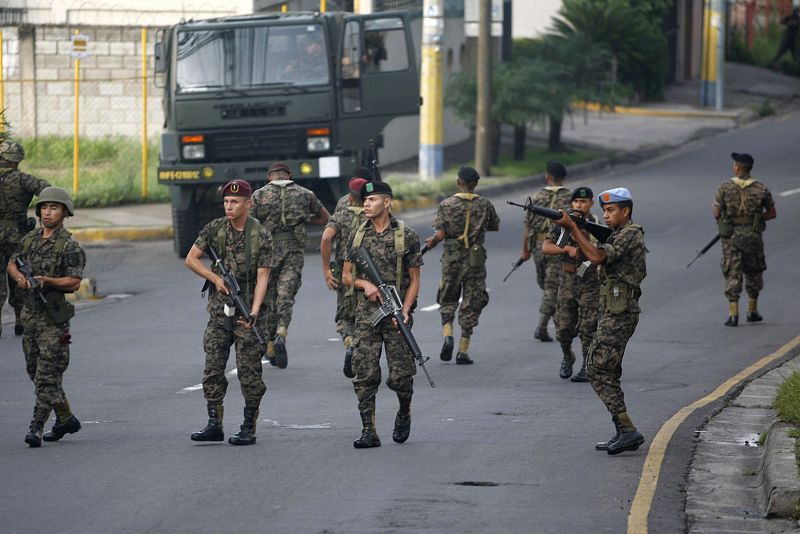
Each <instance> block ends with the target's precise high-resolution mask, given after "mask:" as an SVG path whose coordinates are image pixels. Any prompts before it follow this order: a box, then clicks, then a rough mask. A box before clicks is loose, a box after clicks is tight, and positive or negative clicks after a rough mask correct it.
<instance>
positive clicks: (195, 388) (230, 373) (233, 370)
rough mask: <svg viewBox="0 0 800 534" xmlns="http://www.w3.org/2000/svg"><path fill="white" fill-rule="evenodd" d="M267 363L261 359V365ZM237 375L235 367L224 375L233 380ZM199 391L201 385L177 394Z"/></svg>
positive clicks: (237, 370) (264, 359)
mask: <svg viewBox="0 0 800 534" xmlns="http://www.w3.org/2000/svg"><path fill="white" fill-rule="evenodd" d="M267 362H268V360H267V359H266V358H261V365H264V364H265V363H267ZM238 375H239V369H237V368H236V367H234V368H233V369H231V370H230V371H228V372H227V373H225V376H226V377H228V378H233V377H234V376H238ZM199 389H203V384H195V385H193V386H189V387H188V388H183V389H182V390H180V391H179V392H178V393H188V392H190V391H197V390H199Z"/></svg>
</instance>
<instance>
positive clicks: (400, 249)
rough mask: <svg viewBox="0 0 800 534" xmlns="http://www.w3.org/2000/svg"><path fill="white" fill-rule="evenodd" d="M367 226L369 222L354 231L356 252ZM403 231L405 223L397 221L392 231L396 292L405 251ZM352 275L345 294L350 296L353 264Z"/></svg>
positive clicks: (401, 277) (401, 275)
mask: <svg viewBox="0 0 800 534" xmlns="http://www.w3.org/2000/svg"><path fill="white" fill-rule="evenodd" d="M367 224H369V220H366V221H364V222H363V223H361V226H359V227H358V230H356V235H355V236H354V237H353V248H354V249H356V250H358V248H359V247H360V246H361V242H362V241H363V240H364V234H365V233H366V231H367ZM405 229H406V225H405V223H403V221H397V228H395V229H394V253H395V256H396V257H397V278H396V279H395V288H396V289H397V291H398V292H399V291H400V285H401V284H402V283H403V253H404V252H405V249H406V237H405ZM352 273H353V285H352V286H350V290H349V291H348V292H347V294H351V293H352V292H353V291H354V290H355V280H356V266H355V263H354V264H353V271H352Z"/></svg>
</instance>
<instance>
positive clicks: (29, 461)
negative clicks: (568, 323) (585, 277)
mask: <svg viewBox="0 0 800 534" xmlns="http://www.w3.org/2000/svg"><path fill="white" fill-rule="evenodd" d="M798 130H800V115H798V114H794V115H791V116H789V117H785V118H778V119H771V120H766V121H762V122H760V123H758V124H754V125H752V126H750V127H747V128H744V129H742V130H739V131H736V132H732V133H727V134H724V135H720V136H718V137H714V138H709V139H706V140H703V141H699V142H695V143H693V144H691V145H687V146H686V147H684V148H683V149H681V150H679V151H678V152H676V153H674V154H670V155H668V156H666V157H662V158H659V159H658V160H656V161H653V162H650V163H647V164H644V165H639V166H635V167H628V168H620V169H617V170H615V171H613V172H611V173H608V174H604V175H602V176H597V177H596V178H593V179H587V180H580V181H578V182H570V185H573V186H574V185H576V184H586V185H590V186H591V187H592V188H593V189H594V190H595V192H596V193H597V192H599V191H601V190H603V189H606V188H609V187H615V186H627V187H629V188H630V190H631V192H632V194H633V197H634V199H635V211H634V219H635V220H636V222H638V223H639V224H641V225H642V226H643V227H644V228H645V230H646V232H647V233H646V240H647V245H648V248H649V251H650V253H649V255H648V271H649V273H648V277H647V279H646V280H645V282H644V285H643V291H644V295H643V297H642V300H641V305H642V309H643V314H642V317H641V320H640V322H639V327H638V329H637V331H636V334H635V335H634V337H633V338H632V339H631V342H630V343H629V345H628V350H627V353H626V358H625V363H624V375H623V388H624V390H625V393H626V400H627V402H628V406H629V411H630V413H631V415H632V416H633V419H634V421H635V422H636V423H637V425H638V426H639V428H640V430H641V431H642V433H643V434H644V435H645V437H646V438H648V444H649V439H650V438H652V437H653V436H654V435H655V433H656V432H657V431H658V429H659V427H660V426H661V424H662V423H663V422H664V421H665V420H667V419H668V418H669V417H670V416H672V415H673V414H674V413H675V412H676V411H677V410H678V409H679V408H680V407H682V406H684V405H686V404H689V403H691V402H692V401H694V400H696V399H698V398H700V397H702V396H703V395H705V394H706V393H708V392H710V391H711V390H713V389H714V388H715V387H716V386H717V385H718V384H719V383H721V382H722V381H724V380H725V379H726V378H727V377H729V376H731V375H733V374H735V373H736V372H738V371H739V370H741V369H742V368H744V367H746V366H747V365H749V364H750V363H752V362H754V361H756V360H757V359H758V358H760V357H761V356H763V355H765V354H767V353H770V352H772V351H774V350H775V349H776V348H777V347H779V346H780V345H782V344H784V343H785V342H787V341H788V340H790V339H791V338H793V337H794V336H795V335H797V333H798V331H800V319H799V318H798V311H800V310H799V309H798V308H799V307H800V306H798V301H797V286H796V277H797V272H798V271H797V265H798V261H799V260H800V257H799V256H800V252H798V251H799V250H800V249H799V248H798V241H797V238H796V237H795V235H794V232H795V231H796V228H797V227H798V224H799V223H800V210H798V209H797V207H796V204H795V203H794V202H793V200H794V199H795V198H800V196H787V197H780V196H779V193H780V192H782V191H787V190H792V189H796V188H798V187H800V183H798V182H799V181H798V179H797V165H796V157H795V156H796V146H795V145H796V132H797V131H798ZM731 151H746V152H750V153H752V154H753V155H754V157H755V159H756V166H755V169H754V175H755V176H757V177H759V178H760V179H762V180H764V181H765V182H766V183H767V184H768V185H769V187H770V188H771V190H772V191H773V194H774V195H775V198H776V201H777V209H778V219H777V220H776V221H774V222H772V223H770V225H769V229H768V231H767V233H766V237H765V241H766V247H767V259H768V264H769V270H768V271H767V272H766V276H765V279H766V290H765V291H764V293H763V295H762V299H761V304H760V307H761V312H762V314H763V315H764V317H765V321H764V322H763V323H761V324H755V325H750V324H746V323H745V324H743V325H742V326H740V327H738V328H736V329H731V328H725V327H723V325H722V323H723V321H724V320H725V318H726V314H727V304H726V302H725V298H724V296H723V295H722V277H721V274H720V270H719V256H720V249H719V248H718V247H717V248H715V249H713V250H712V251H710V252H709V253H708V254H707V255H706V257H704V258H702V259H700V260H698V261H697V263H696V264H695V265H694V266H693V267H692V269H691V270H687V269H686V267H685V266H686V263H688V261H689V260H690V259H691V258H692V257H693V255H694V251H695V250H696V249H698V248H700V247H701V246H702V245H703V244H704V243H705V242H706V241H707V240H708V239H710V238H711V237H712V236H713V235H714V233H715V232H716V228H715V226H714V224H713V222H712V218H711V214H710V213H711V207H710V206H711V201H712V198H713V193H714V190H715V189H716V186H717V185H718V184H719V183H720V182H721V181H722V180H724V179H727V178H728V177H729V176H730V174H731V160H730V157H729V153H730V152H731ZM531 193H532V191H531ZM527 194H529V193H528V192H521V193H518V194H514V195H512V196H509V197H508V198H509V199H511V198H514V199H517V200H521V199H523V198H524V197H525V196H526V195H527ZM494 200H495V205H496V206H497V208H498V212H499V214H500V217H501V219H502V221H503V222H502V231H501V232H500V233H498V234H492V235H490V236H489V239H488V249H489V260H488V261H489V263H488V269H489V282H488V285H489V288H490V295H491V302H490V304H489V307H488V308H487V309H486V310H485V312H484V315H483V317H482V318H481V324H480V326H479V327H478V329H477V331H476V335H475V337H474V341H473V343H472V349H471V355H472V357H473V358H474V359H475V360H476V364H475V365H473V366H469V367H463V366H455V365H453V364H452V363H448V364H445V363H443V362H440V361H438V359H437V358H436V355H437V354H438V351H439V346H440V326H439V325H440V321H439V316H438V313H437V312H436V311H424V309H425V307H427V306H430V305H431V304H433V303H434V299H435V292H436V286H437V280H438V258H439V254H440V249H439V250H434V251H432V252H431V253H429V254H428V255H427V256H426V258H425V259H426V261H427V266H426V267H423V270H422V291H421V298H420V308H421V309H420V311H418V312H417V314H416V325H415V328H414V332H415V334H416V336H417V338H418V340H419V342H420V345H421V347H422V349H423V351H424V352H426V353H427V354H429V355H432V356H433V357H434V359H432V360H431V361H430V362H429V369H430V372H431V374H432V375H433V377H434V379H435V380H436V382H437V387H436V389H430V388H429V387H428V385H427V383H426V382H425V380H424V378H423V377H422V376H421V374H420V376H419V377H418V380H417V384H416V394H415V397H414V404H413V409H412V420H413V423H412V433H411V438H410V439H409V441H408V442H407V443H406V444H404V445H397V444H394V443H393V442H392V441H391V427H392V423H393V420H394V413H395V410H396V400H395V398H394V395H393V394H392V393H391V392H390V391H389V390H388V389H387V388H386V387H385V386H382V387H381V390H380V392H379V395H378V400H377V406H378V413H377V423H378V430H379V433H380V435H381V437H382V440H383V443H384V446H383V447H381V448H379V449H371V450H365V451H364V450H361V451H359V450H355V449H353V448H352V445H351V442H352V440H353V439H354V438H356V437H357V436H358V435H359V433H360V421H359V417H358V412H357V409H356V401H355V396H354V394H353V391H352V386H351V384H350V382H349V381H348V380H347V379H346V378H344V377H343V376H342V374H341V362H342V349H341V344H340V342H339V341H338V340H336V339H335V338H336V334H335V331H334V324H333V312H334V306H335V304H334V300H335V299H334V294H333V293H331V292H329V291H327V289H326V288H325V286H324V283H323V281H322V276H321V272H320V268H319V256H318V255H313V254H312V255H309V256H308V257H307V265H306V268H305V271H304V273H305V281H304V285H303V287H302V289H301V291H300V294H299V297H298V301H297V305H296V308H295V310H296V313H295V318H294V321H293V323H292V326H291V328H290V333H289V341H288V349H289V367H288V369H286V370H277V369H275V368H273V367H271V366H269V365H266V366H265V367H264V371H265V373H264V374H265V378H266V381H267V387H268V392H267V395H266V397H265V399H264V402H263V404H262V410H261V415H260V418H259V420H260V422H259V427H258V443H257V444H256V445H255V446H252V447H232V446H229V445H228V444H227V443H221V444H208V445H197V444H195V443H193V442H191V441H190V440H189V434H190V433H191V432H192V431H195V430H198V429H200V428H202V427H203V426H204V424H205V422H206V414H205V403H204V400H203V396H202V392H201V391H198V390H189V391H187V390H185V389H184V388H191V386H194V385H195V384H198V383H199V382H200V377H201V373H202V362H203V356H202V345H201V336H202V330H203V328H204V325H205V321H206V313H205V311H204V301H202V300H201V299H200V286H201V282H200V280H199V279H198V278H197V277H195V276H194V275H192V274H191V273H190V272H189V271H188V270H186V269H185V268H184V266H183V262H182V261H181V260H179V259H178V258H176V257H175V256H174V255H173V254H172V245H171V243H168V242H157V243H143V244H136V245H132V246H113V247H90V248H89V249H88V253H89V270H88V273H89V274H90V275H91V276H95V277H96V278H97V282H98V289H99V292H100V293H104V294H112V293H113V294H120V293H121V294H128V295H130V296H129V297H127V298H121V299H114V300H110V299H109V301H108V302H100V303H98V304H96V305H92V306H90V307H88V308H84V309H82V310H81V311H80V313H79V314H78V315H77V316H76V317H75V319H74V320H73V329H72V331H73V345H72V362H71V366H70V368H69V370H68V372H67V374H66V376H65V380H64V386H65V389H66V391H67V393H68V395H69V398H70V400H71V403H72V406H73V409H74V411H75V413H76V414H77V415H78V416H79V417H80V418H81V420H82V421H83V423H84V427H83V430H81V432H80V433H78V434H76V435H72V436H67V437H66V438H64V439H63V440H62V441H61V442H58V443H54V444H45V446H43V447H42V448H41V449H30V448H28V446H27V445H25V443H24V442H23V437H24V434H25V431H26V428H27V425H28V420H29V418H30V415H31V412H32V407H33V402H34V396H33V388H32V386H31V384H30V382H29V381H28V378H27V376H26V375H25V371H24V363H23V355H22V350H21V347H20V343H19V338H14V337H12V336H3V337H2V339H0V410H2V414H3V416H2V418H0V525H1V526H0V531H3V532H23V531H39V530H42V529H58V530H59V531H61V532H81V533H85V532H188V531H193V532H232V531H236V530H242V529H246V530H248V531H255V532H290V531H291V532H309V533H316V532H326V533H337V532H356V533H359V532H400V531H402V532H422V531H427V532H614V533H617V532H622V531H624V529H625V525H626V517H627V513H628V510H629V508H630V502H631V499H632V498H633V495H634V493H635V491H636V487H637V484H638V481H639V476H640V473H641V467H642V463H643V460H644V458H645V455H646V453H647V450H646V447H644V448H642V449H641V450H640V451H637V452H635V453H626V454H623V455H620V456H616V457H610V456H607V455H606V454H605V453H599V452H595V451H594V450H593V445H594V443H595V441H598V440H603V439H607V438H608V437H609V436H610V435H611V434H612V433H613V427H612V425H611V421H610V417H609V415H608V414H607V413H606V412H605V409H604V407H603V405H602V403H601V402H600V401H599V400H598V399H597V397H596V396H595V394H594V393H593V392H592V391H591V387H590V386H589V385H588V384H574V383H571V382H569V381H563V380H561V379H559V378H558V366H559V362H560V350H559V348H558V345H557V344H555V343H540V342H538V341H535V340H533V337H532V334H533V329H534V327H535V323H536V319H537V311H536V310H537V308H538V300H539V296H540V291H539V289H538V287H536V284H535V275H534V270H533V266H532V264H530V263H528V264H525V265H524V266H523V268H522V269H520V270H519V271H518V272H517V273H515V274H514V275H513V276H512V277H511V278H510V279H509V281H508V282H506V283H502V282H501V280H502V278H503V276H505V274H506V272H507V270H508V269H509V268H510V263H511V262H512V261H513V260H515V259H516V258H517V255H518V252H519V248H520V246H519V245H520V242H521V239H520V235H521V220H522V213H521V211H518V210H517V209H516V208H511V207H509V206H507V205H505V202H504V200H506V198H505V197H504V198H497V199H494ZM596 212H599V210H598V209H597V208H596ZM431 218H432V217H431V213H430V212H426V213H416V214H410V215H409V216H407V217H405V219H406V221H407V222H408V223H409V224H411V225H413V226H414V227H415V228H417V230H418V231H419V232H420V233H421V235H422V236H423V237H424V236H426V235H428V232H429V228H428V225H429V224H430V220H431ZM743 304H744V301H743ZM550 328H551V332H552V325H551V327H550ZM457 333H458V330H457ZM575 348H576V350H577V349H578V342H577V341H576V343H575ZM232 360H233V359H232ZM231 364H232V362H231ZM242 405H243V402H242V398H241V394H240V392H239V387H238V382H237V380H236V379H235V378H233V379H232V380H231V382H230V390H229V392H228V398H227V402H226V413H225V428H226V433H227V434H232V433H233V432H235V431H236V430H237V429H238V424H239V423H240V421H241V408H242ZM713 408H714V407H713V406H712V407H710V408H709V410H711V409H713ZM704 415H706V414H697V415H696V416H695V417H693V418H692V419H691V420H690V421H689V422H688V423H687V424H686V425H684V427H683V428H682V429H681V431H680V432H679V433H678V435H676V437H675V439H674V440H673V442H672V443H671V444H670V448H669V452H668V456H667V460H666V462H665V465H664V472H663V476H662V482H661V485H660V487H659V491H658V493H657V495H656V501H655V508H654V510H653V512H652V514H651V523H650V526H651V531H653V532H680V531H682V530H683V528H684V523H685V520H684V517H683V514H682V508H683V494H682V484H683V482H684V480H685V472H686V469H687V465H688V463H687V462H688V460H689V458H690V451H691V445H692V437H693V431H694V426H693V425H696V424H698V423H699V422H700V421H701V420H702V417H703V416H704Z"/></svg>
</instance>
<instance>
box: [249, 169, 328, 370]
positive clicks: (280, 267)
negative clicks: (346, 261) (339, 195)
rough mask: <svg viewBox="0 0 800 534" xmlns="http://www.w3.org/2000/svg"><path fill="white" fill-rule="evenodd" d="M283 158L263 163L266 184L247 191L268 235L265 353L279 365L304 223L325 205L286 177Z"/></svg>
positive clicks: (319, 219) (298, 278)
mask: <svg viewBox="0 0 800 534" xmlns="http://www.w3.org/2000/svg"><path fill="white" fill-rule="evenodd" d="M291 178H292V171H291V170H290V169H289V166H288V165H286V164H285V163H281V162H279V163H274V164H273V165H272V166H270V168H269V172H268V173H267V179H268V180H269V182H268V183H267V185H265V186H264V187H262V188H261V189H259V190H258V191H256V192H255V193H254V194H253V207H252V209H251V210H250V214H251V215H252V216H253V217H255V218H256V219H258V220H259V222H260V223H261V224H262V225H263V226H264V228H266V229H267V231H268V232H269V233H270V234H271V235H272V242H273V250H272V255H273V265H272V275H271V277H270V281H269V288H268V289H267V318H266V331H267V336H268V337H269V339H270V340H272V341H271V342H270V343H269V345H268V346H267V355H268V357H269V361H270V363H271V364H272V365H276V366H278V367H279V368H281V369H284V368H286V365H287V364H288V355H287V352H286V336H287V335H288V331H289V323H290V322H291V320H292V309H293V307H294V298H295V296H296V295H297V292H298V291H299V290H300V284H301V283H302V275H303V264H304V263H305V258H304V256H303V249H304V247H305V246H306V244H307V243H308V236H307V235H306V224H308V223H311V224H320V225H322V224H326V223H327V222H328V219H329V218H330V214H329V213H328V210H326V209H325V207H324V206H323V205H322V203H321V202H320V201H319V199H318V198H317V197H316V196H315V195H314V193H312V192H311V191H310V190H308V189H306V188H305V187H301V186H299V185H297V184H296V183H295V182H293V181H292V179H291Z"/></svg>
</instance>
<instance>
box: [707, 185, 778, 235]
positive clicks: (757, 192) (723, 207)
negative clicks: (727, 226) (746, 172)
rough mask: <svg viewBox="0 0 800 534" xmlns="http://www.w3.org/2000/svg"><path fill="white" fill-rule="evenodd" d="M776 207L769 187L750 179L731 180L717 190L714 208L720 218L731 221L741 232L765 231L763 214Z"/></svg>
mask: <svg viewBox="0 0 800 534" xmlns="http://www.w3.org/2000/svg"><path fill="white" fill-rule="evenodd" d="M774 205H775V202H774V201H773V200H772V193H770V191H769V189H767V186H765V185H764V184H762V183H761V182H759V181H758V180H755V179H753V178H748V179H747V180H741V179H738V178H731V179H730V180H728V181H726V182H723V183H722V184H721V185H720V186H719V188H717V194H716V196H715V198H714V206H715V207H717V208H719V212H720V218H721V219H723V220H726V221H729V222H730V223H731V224H732V225H733V226H734V227H736V228H738V229H739V230H740V231H741V230H743V231H749V230H750V229H752V230H753V231H755V232H759V233H760V232H763V231H764V221H763V217H762V216H763V214H764V212H765V211H767V210H769V209H770V208H772V207H773V206H774Z"/></svg>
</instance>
